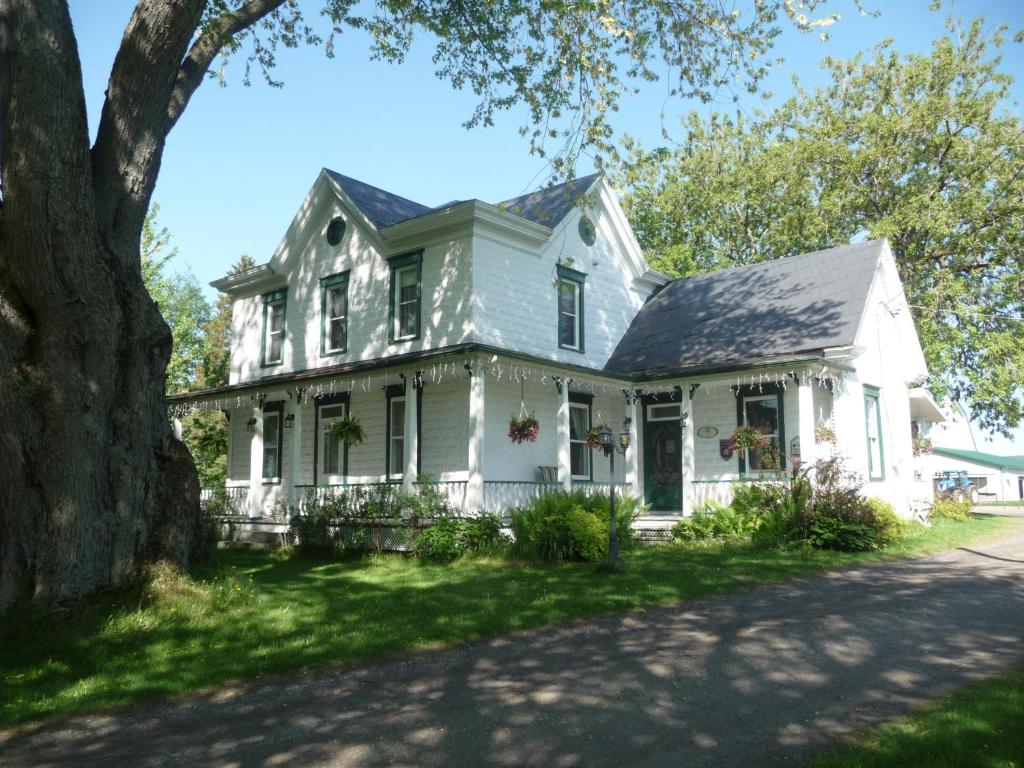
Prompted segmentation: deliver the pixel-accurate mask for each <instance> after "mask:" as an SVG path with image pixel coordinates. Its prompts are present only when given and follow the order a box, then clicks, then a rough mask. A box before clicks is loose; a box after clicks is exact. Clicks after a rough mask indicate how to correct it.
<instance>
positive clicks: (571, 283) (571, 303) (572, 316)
mask: <svg viewBox="0 0 1024 768" xmlns="http://www.w3.org/2000/svg"><path fill="white" fill-rule="evenodd" d="M586 277H587V276H586V275H584V274H583V273H582V272H577V271H576V270H575V269H570V268H569V267H566V266H563V265H561V264H559V265H558V346H559V347H561V348H562V349H571V350H573V351H574V352H582V351H583V283H584V281H585V280H586Z"/></svg>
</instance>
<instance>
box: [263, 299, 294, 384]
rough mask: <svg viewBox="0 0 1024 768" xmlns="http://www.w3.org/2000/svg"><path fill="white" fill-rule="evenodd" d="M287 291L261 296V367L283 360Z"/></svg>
mask: <svg viewBox="0 0 1024 768" xmlns="http://www.w3.org/2000/svg"><path fill="white" fill-rule="evenodd" d="M287 297H288V291H287V289H285V288H282V289H281V290H280V291H274V292H273V293H267V294H264V295H263V365H276V364H277V363H280V362H281V361H282V360H284V316H285V304H286V302H287Z"/></svg>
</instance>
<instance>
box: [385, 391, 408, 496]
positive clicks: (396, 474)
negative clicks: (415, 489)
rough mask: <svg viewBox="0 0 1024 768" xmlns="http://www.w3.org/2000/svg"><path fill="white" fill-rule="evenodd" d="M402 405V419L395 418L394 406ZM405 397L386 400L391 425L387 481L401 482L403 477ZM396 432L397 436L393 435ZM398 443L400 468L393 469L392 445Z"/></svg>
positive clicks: (399, 396)
mask: <svg viewBox="0 0 1024 768" xmlns="http://www.w3.org/2000/svg"><path fill="white" fill-rule="evenodd" d="M396 403H401V404H402V418H401V419H396V418H395V410H394V409H395V404H396ZM405 408H406V403H405V395H396V396H395V397H391V398H388V421H389V423H390V425H391V431H390V434H388V435H387V442H388V480H401V479H403V477H404V476H405V458H406V457H405V449H406V445H405ZM396 429H397V430H398V434H395V430H396ZM396 442H400V443H401V444H402V462H401V464H402V465H401V466H400V467H398V468H397V471H396V468H395V462H394V458H395V455H394V444H395V443H396Z"/></svg>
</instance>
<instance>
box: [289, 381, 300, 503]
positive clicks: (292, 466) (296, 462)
mask: <svg viewBox="0 0 1024 768" xmlns="http://www.w3.org/2000/svg"><path fill="white" fill-rule="evenodd" d="M299 397H301V396H298V397H296V400H295V406H294V407H293V408H292V415H293V416H294V417H295V418H294V419H292V428H291V429H289V430H288V432H289V433H290V438H289V439H290V440H291V442H290V443H289V448H290V452H289V456H288V509H289V510H290V511H291V510H295V509H297V507H298V504H299V491H298V489H297V488H296V487H295V486H297V485H301V480H302V463H301V462H302V405H301V403H300V402H299Z"/></svg>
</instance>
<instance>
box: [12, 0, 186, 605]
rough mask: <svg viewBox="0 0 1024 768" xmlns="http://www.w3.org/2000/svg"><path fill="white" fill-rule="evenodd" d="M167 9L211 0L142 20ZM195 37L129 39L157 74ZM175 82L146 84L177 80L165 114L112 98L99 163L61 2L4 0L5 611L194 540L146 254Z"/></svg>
mask: <svg viewBox="0 0 1024 768" xmlns="http://www.w3.org/2000/svg"><path fill="white" fill-rule="evenodd" d="M165 5H166V6H175V7H177V9H178V11H179V12H186V15H187V11H191V12H193V13H194V14H198V13H199V9H200V8H201V6H202V2H197V0H191V2H178V3H173V2H172V3H168V4H163V3H152V4H148V3H143V4H140V8H139V9H138V10H137V11H136V16H138V14H139V12H140V11H141V10H147V11H149V10H153V9H154V8H157V9H158V8H159V7H160V6H165ZM186 6H191V7H186ZM154 18H155V17H154ZM197 20H198V16H196V21H197ZM134 21H136V18H135V17H133V22H134ZM140 21H142V22H146V21H147V19H145V18H142V19H140ZM148 21H153V18H150V19H148ZM179 21H180V19H179ZM151 29H156V28H152V27H151ZM192 29H194V25H193V27H192ZM130 30H131V25H129V31H130ZM157 32H159V30H157ZM190 37H191V31H189V32H188V33H187V34H186V33H180V32H179V38H180V43H179V47H180V50H173V46H171V50H160V49H159V45H160V44H165V43H166V41H165V40H164V39H163V37H162V36H161V34H157V33H153V34H151V35H150V37H149V38H148V44H150V47H149V48H147V47H146V44H147V39H144V38H143V37H136V38H134V39H133V41H132V45H134V46H136V48H135V51H136V53H138V55H139V56H141V57H143V59H145V58H146V57H149V63H150V65H153V64H154V61H156V60H159V61H156V64H157V66H156V69H157V70H162V69H167V67H166V66H164V67H163V68H161V67H160V66H159V63H160V61H164V60H174V61H175V63H177V62H180V60H181V57H182V56H183V55H184V49H185V47H186V46H187V45H188V43H189V40H190ZM128 39H129V38H128V33H126V41H128ZM165 48H166V45H165ZM119 58H120V55H119ZM115 69H116V68H115ZM135 77H136V78H137V79H138V80H141V81H142V82H146V81H147V72H146V70H145V69H140V70H138V71H137V72H136V74H135ZM175 79H176V76H175V70H174V69H173V68H171V69H170V71H169V73H168V74H167V76H166V77H165V82H164V83H163V84H159V83H157V84H154V83H153V82H152V81H150V82H149V84H150V86H151V87H152V88H153V89H154V90H159V89H160V88H164V89H165V90H166V94H165V102H164V104H165V109H164V112H163V118H162V119H163V123H161V122H160V118H159V117H154V116H153V114H152V110H147V109H146V108H145V105H144V104H142V103H141V101H138V100H137V101H135V102H132V103H125V104H124V105H122V104H118V105H115V107H113V108H112V112H111V118H112V119H114V120H116V122H117V123H118V126H119V130H120V131H122V132H123V135H122V136H121V138H122V139H124V140H125V143H126V146H125V147H120V148H119V149H120V150H121V151H119V152H112V153H111V154H112V155H114V156H116V159H115V160H114V161H113V162H112V163H108V162H107V158H108V157H109V155H103V154H102V153H100V154H101V157H100V162H99V163H98V164H96V165H94V160H95V158H94V156H93V154H92V153H90V150H89V142H88V131H87V125H86V117H85V101H84V96H83V92H82V80H81V71H80V67H79V59H78V52H77V45H76V41H75V39H74V34H73V32H72V27H71V20H70V17H69V14H68V10H67V7H66V4H65V3H64V2H62V0H0V136H2V148H0V173H2V180H3V201H2V207H0V423H2V429H0V610H4V609H6V608H8V607H9V606H11V605H13V604H14V603H16V602H18V601H22V600H32V601H36V602H41V603H49V604H52V603H61V602H67V601H75V600H78V599H80V598H81V597H83V596H85V595H88V594H90V593H92V592H95V591H97V590H99V589H102V588H105V587H109V586H116V585H118V584H120V583H122V582H123V581H125V580H126V579H130V578H132V577H135V576H137V575H138V574H140V573H141V570H142V567H143V566H144V565H145V564H146V563H147V562H149V561H152V560H156V559H164V558H166V559H170V560H173V561H174V562H176V563H179V564H181V565H183V566H187V564H188V562H189V559H190V557H193V556H194V555H196V554H197V552H198V551H199V549H200V545H201V536H200V525H199V501H198V500H199V494H198V490H199V488H198V480H197V479H196V473H195V468H194V466H193V464H192V459H191V456H190V455H189V453H188V451H187V450H186V449H185V448H184V446H183V445H182V444H181V443H179V442H178V441H177V440H175V439H174V437H173V434H172V431H171V427H170V424H169V422H168V419H167V412H166V406H165V402H164V372H165V368H166V365H167V360H168V358H169V355H170V348H171V336H170V331H169V329H168V328H167V325H166V323H164V321H163V319H162V318H161V317H160V313H159V311H158V309H157V307H156V305H155V304H154V303H153V301H152V300H151V299H150V298H149V295H148V294H147V293H146V290H145V288H144V286H143V283H142V278H141V275H140V271H139V266H138V263H139V253H138V248H139V233H140V232H141V217H139V213H138V212H139V211H140V210H141V215H142V216H144V214H145V208H146V206H147V205H148V202H149V197H150V195H151V194H152V187H153V184H154V183H155V179H156V170H157V169H158V168H159V155H160V153H161V152H162V148H163V143H164V140H165V138H166V135H165V129H164V127H163V126H164V125H165V124H166V122H167V120H166V104H167V101H166V99H167V98H169V96H170V89H171V88H172V87H173V85H174V82H175ZM112 84H113V78H112ZM122 92H123V91H122ZM138 92H139V91H138V89H137V88H136V91H135V93H138ZM150 95H151V94H150ZM126 101H128V102H130V100H126ZM133 109H134V111H133ZM104 111H105V113H106V109H105V110H104ZM133 137H134V138H133ZM133 141H134V144H133ZM111 146H112V145H111ZM140 146H141V149H140ZM125 158H128V160H127V161H126V160H125ZM94 168H98V169H99V172H98V173H96V172H94ZM140 169H141V170H140ZM136 218H138V224H137V226H136V224H135V222H134V219H136Z"/></svg>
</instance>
